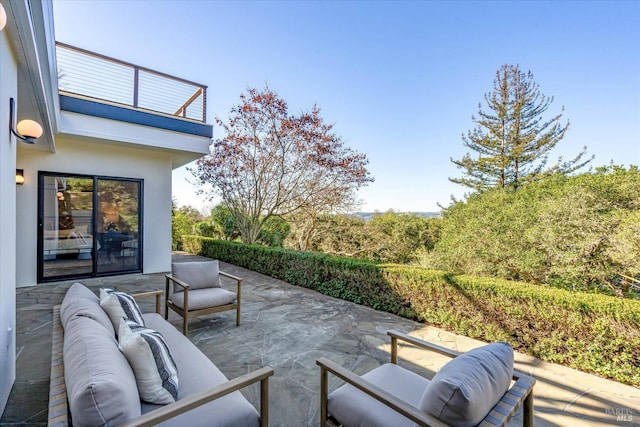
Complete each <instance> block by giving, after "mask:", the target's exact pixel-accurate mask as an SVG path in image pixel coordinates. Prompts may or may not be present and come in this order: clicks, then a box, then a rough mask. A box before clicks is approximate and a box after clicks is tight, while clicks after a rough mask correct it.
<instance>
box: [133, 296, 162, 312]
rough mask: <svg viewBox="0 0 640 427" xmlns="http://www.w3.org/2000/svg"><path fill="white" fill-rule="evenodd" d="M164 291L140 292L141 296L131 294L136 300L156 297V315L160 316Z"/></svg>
mask: <svg viewBox="0 0 640 427" xmlns="http://www.w3.org/2000/svg"><path fill="white" fill-rule="evenodd" d="M163 293H164V292H162V291H149V292H140V293H139V294H131V296H132V297H133V298H135V299H140V298H145V297H152V296H154V295H155V297H156V313H158V314H160V298H161V297H162V294H163Z"/></svg>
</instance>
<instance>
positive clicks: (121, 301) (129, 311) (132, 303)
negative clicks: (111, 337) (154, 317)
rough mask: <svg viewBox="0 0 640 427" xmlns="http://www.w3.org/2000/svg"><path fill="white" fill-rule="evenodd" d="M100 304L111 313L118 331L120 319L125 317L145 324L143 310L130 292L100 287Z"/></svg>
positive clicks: (139, 323) (110, 315)
mask: <svg viewBox="0 0 640 427" xmlns="http://www.w3.org/2000/svg"><path fill="white" fill-rule="evenodd" d="M100 306H101V307H102V308H103V309H104V311H105V312H106V313H107V314H108V315H109V319H111V323H112V324H113V329H114V330H115V331H116V332H118V328H119V327H120V321H121V320H122V319H123V318H124V319H125V320H127V321H131V322H134V323H137V324H138V325H140V326H145V325H144V319H143V318H142V311H140V307H138V303H137V302H136V300H135V299H134V298H133V297H132V296H131V295H129V294H126V293H124V292H116V291H114V290H113V289H100Z"/></svg>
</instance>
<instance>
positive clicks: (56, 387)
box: [48, 291, 273, 427]
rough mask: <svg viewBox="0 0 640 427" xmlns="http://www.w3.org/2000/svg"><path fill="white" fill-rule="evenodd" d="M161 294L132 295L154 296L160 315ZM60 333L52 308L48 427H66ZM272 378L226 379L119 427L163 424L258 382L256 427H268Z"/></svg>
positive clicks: (263, 374) (261, 373) (264, 372)
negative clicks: (258, 423) (258, 425)
mask: <svg viewBox="0 0 640 427" xmlns="http://www.w3.org/2000/svg"><path fill="white" fill-rule="evenodd" d="M163 293H164V292H163V291H151V292H143V293H139V294H133V295H132V296H133V297H134V298H136V299H139V298H143V297H150V296H155V297H156V313H158V314H160V307H161V304H160V299H161V296H162V294H163ZM63 346H64V330H63V328H62V322H61V320H60V306H59V305H57V306H55V307H54V308H53V333H52V344H51V380H50V384H49V422H48V425H49V426H50V427H52V426H56V427H63V426H69V425H70V424H69V407H68V403H67V388H66V384H65V380H64V360H63V355H62V351H63ZM272 375H273V369H272V368H269V367H263V368H259V369H256V370H255V371H252V372H250V373H248V374H245V375H241V376H239V377H238V378H234V379H232V380H229V381H228V382H226V383H224V384H220V385H217V386H215V387H212V388H210V389H208V390H205V391H203V392H200V393H197V394H194V395H192V396H187V397H185V398H183V399H180V400H178V401H177V402H174V403H170V404H168V405H165V406H163V407H162V408H158V409H156V410H154V411H151V412H148V413H146V414H143V415H141V416H140V417H138V418H136V419H134V420H130V421H128V422H126V423H125V424H122V426H121V427H147V426H148V427H150V426H153V425H156V424H158V423H160V422H162V421H166V420H168V419H171V418H173V417H175V416H178V415H180V414H182V413H185V412H187V411H189V410H191V409H194V408H197V407H199V406H202V405H204V404H205V403H208V402H211V401H212V400H215V399H218V398H220V397H222V396H225V395H227V394H230V393H233V392H234V391H239V390H241V389H242V388H244V387H247V386H249V385H251V384H254V383H257V382H258V381H259V382H260V411H259V412H260V426H261V427H268V426H269V377H270V376H272Z"/></svg>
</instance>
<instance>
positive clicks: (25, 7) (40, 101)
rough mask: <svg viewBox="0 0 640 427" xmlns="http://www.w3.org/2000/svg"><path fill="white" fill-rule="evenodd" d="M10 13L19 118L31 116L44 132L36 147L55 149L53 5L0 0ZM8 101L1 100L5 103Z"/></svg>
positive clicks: (45, 1)
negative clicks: (16, 66) (16, 70)
mask: <svg viewBox="0 0 640 427" xmlns="http://www.w3.org/2000/svg"><path fill="white" fill-rule="evenodd" d="M0 2H1V3H2V5H3V6H4V8H5V11H6V12H7V29H6V30H8V37H9V40H10V42H11V44H12V47H13V49H14V52H15V54H16V59H17V61H18V99H17V100H16V101H17V102H16V103H17V119H18V120H20V119H23V118H30V119H32V120H35V121H37V122H38V123H40V125H41V126H42V129H43V131H44V133H43V135H42V136H41V137H40V138H38V140H37V141H36V143H35V145H34V146H33V147H35V148H37V149H44V150H48V151H52V152H53V151H55V144H54V134H55V133H56V132H57V128H58V112H59V98H58V79H57V73H56V56H55V35H54V26H53V7H52V3H51V1H50V0H42V1H28V0H11V1H7V0H0ZM5 101H6V102H9V101H8V100H2V102H5Z"/></svg>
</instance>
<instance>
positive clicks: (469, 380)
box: [419, 342, 513, 427]
mask: <svg viewBox="0 0 640 427" xmlns="http://www.w3.org/2000/svg"><path fill="white" fill-rule="evenodd" d="M512 377H513V349H512V348H511V346H510V345H509V344H508V343H506V342H496V343H493V344H489V345H485V346H483V347H478V348H476V349H473V350H471V351H468V352H466V353H464V354H461V355H460V356H458V357H456V358H455V359H453V360H452V361H451V362H449V363H447V364H446V365H445V366H443V367H442V369H440V372H438V373H437V374H436V375H435V376H434V377H433V380H431V382H430V383H429V385H428V386H427V388H426V390H425V391H424V394H423V395H422V399H421V400H420V405H419V407H420V410H422V411H424V412H426V413H428V414H429V415H432V416H434V417H436V418H438V419H439V420H440V421H443V422H445V423H446V424H449V425H455V426H460V427H465V426H475V425H478V424H479V423H480V422H481V421H482V420H483V419H484V417H485V416H486V415H487V414H488V413H489V411H490V410H491V408H493V407H494V406H495V405H496V403H498V401H500V399H501V398H502V396H503V395H504V394H505V393H506V391H507V389H508V388H509V384H511V379H512Z"/></svg>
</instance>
